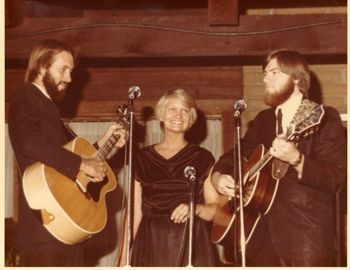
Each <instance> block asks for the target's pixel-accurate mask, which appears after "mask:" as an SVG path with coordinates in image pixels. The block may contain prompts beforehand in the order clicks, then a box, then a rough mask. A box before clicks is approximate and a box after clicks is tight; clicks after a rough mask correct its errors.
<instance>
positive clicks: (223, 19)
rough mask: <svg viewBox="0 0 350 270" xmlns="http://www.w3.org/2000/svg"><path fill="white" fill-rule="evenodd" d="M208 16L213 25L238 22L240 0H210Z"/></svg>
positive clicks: (235, 23)
mask: <svg viewBox="0 0 350 270" xmlns="http://www.w3.org/2000/svg"><path fill="white" fill-rule="evenodd" d="M208 17H209V24H210V25H211V26H226V25H237V24H238V18H239V13H238V0H209V1H208Z"/></svg>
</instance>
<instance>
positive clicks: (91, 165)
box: [80, 158, 107, 182]
mask: <svg viewBox="0 0 350 270" xmlns="http://www.w3.org/2000/svg"><path fill="white" fill-rule="evenodd" d="M80 170H81V171H82V172H84V173H85V174H86V175H87V176H89V177H90V178H91V179H92V180H93V181H94V182H100V181H102V180H103V179H104V177H105V176H106V172H107V168H106V167H105V166H104V162H103V161H101V160H99V159H97V158H83V159H82V160H81V164H80Z"/></svg>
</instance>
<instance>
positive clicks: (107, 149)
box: [97, 134, 120, 161]
mask: <svg viewBox="0 0 350 270" xmlns="http://www.w3.org/2000/svg"><path fill="white" fill-rule="evenodd" d="M119 138H120V135H115V134H112V135H111V136H110V137H109V138H108V140H107V142H105V144H104V145H102V147H101V148H100V149H98V151H97V157H98V158H99V159H100V160H102V161H105V160H106V159H107V158H108V155H109V154H110V153H111V152H112V149H113V148H114V145H115V144H116V143H117V142H118V140H119Z"/></svg>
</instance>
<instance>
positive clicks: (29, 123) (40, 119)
mask: <svg viewBox="0 0 350 270" xmlns="http://www.w3.org/2000/svg"><path fill="white" fill-rule="evenodd" d="M8 126H9V135H10V139H11V143H12V146H13V150H14V152H15V156H16V159H17V162H18V165H19V168H20V171H21V173H22V174H23V172H24V170H25V169H26V168H27V167H28V166H29V165H30V164H32V163H34V162H35V161H40V162H42V163H44V164H46V165H48V166H51V167H53V168H55V169H56V170H58V171H59V172H61V173H62V174H64V175H66V176H68V177H69V178H71V179H74V177H75V175H76V174H77V172H78V170H79V167H80V163H81V158H80V157H79V156H78V155H76V154H74V153H72V152H70V151H68V150H65V149H64V148H62V146H63V145H64V144H65V143H67V142H68V141H69V140H70V139H72V138H68V137H67V134H66V130H65V127H64V125H63V122H62V121H61V118H60V113H59V110H58V108H57V106H56V105H55V104H54V103H53V102H52V101H51V100H49V99H48V98H47V97H46V96H44V94H43V93H42V92H41V91H40V90H39V89H37V87H36V86H35V85H33V84H27V85H25V88H24V89H23V90H22V91H19V92H18V93H17V94H16V95H15V97H14V98H13V100H12V101H11V105H10V110H9V115H8ZM19 225H20V226H19V227H20V233H19V239H20V242H21V243H22V244H28V243H38V242H48V241H57V240H56V239H55V238H54V237H53V236H51V234H49V233H48V232H47V231H46V229H45V228H44V227H43V225H42V224H41V223H40V221H39V219H38V218H37V217H36V214H35V213H34V212H33V211H32V210H30V209H29V206H28V204H27V202H26V200H25V198H24V195H23V190H22V184H21V183H20V204H19Z"/></svg>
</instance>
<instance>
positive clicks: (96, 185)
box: [87, 177, 108, 202]
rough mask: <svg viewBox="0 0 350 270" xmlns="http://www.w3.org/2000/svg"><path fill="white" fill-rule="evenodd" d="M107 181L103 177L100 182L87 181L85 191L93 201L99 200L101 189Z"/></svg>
mask: <svg viewBox="0 0 350 270" xmlns="http://www.w3.org/2000/svg"><path fill="white" fill-rule="evenodd" d="M107 182H108V179H107V177H105V178H104V179H103V181H101V182H89V184H88V185H87V192H88V193H89V194H90V196H91V198H92V199H93V200H94V201H95V202H98V201H99V200H100V196H101V189H102V188H103V186H104V185H105V184H106V183H107Z"/></svg>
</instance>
